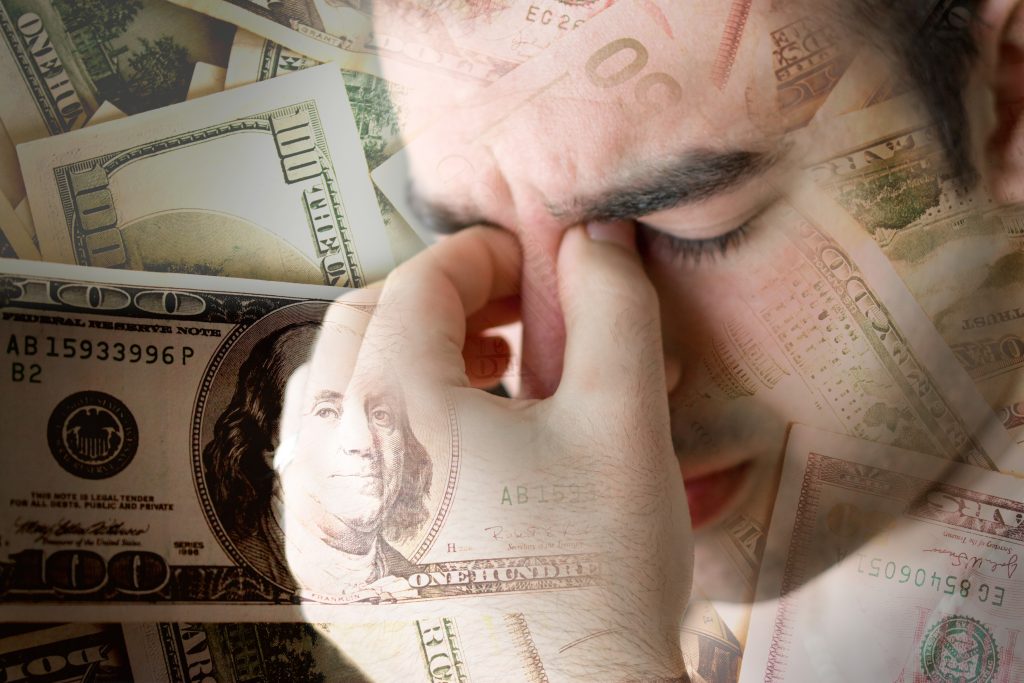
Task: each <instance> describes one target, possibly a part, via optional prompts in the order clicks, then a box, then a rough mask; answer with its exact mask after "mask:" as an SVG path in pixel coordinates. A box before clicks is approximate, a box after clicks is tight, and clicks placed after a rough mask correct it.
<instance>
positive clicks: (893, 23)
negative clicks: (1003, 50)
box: [832, 0, 978, 187]
mask: <svg viewBox="0 0 1024 683" xmlns="http://www.w3.org/2000/svg"><path fill="white" fill-rule="evenodd" d="M832 2H833V8H834V10H835V11H836V12H837V13H838V18H839V21H840V23H841V24H842V26H843V27H844V28H845V29H847V30H849V31H851V32H852V33H853V37H854V38H856V39H858V42H860V43H862V44H863V45H864V46H866V47H869V48H871V49H876V50H878V51H879V52H881V53H882V54H884V55H887V56H889V57H890V58H891V62H892V64H893V65H894V67H895V68H896V73H895V74H894V77H895V78H896V80H897V81H899V82H902V83H904V84H906V85H910V86H912V87H914V88H916V89H917V91H918V93H919V95H920V96H921V98H922V100H923V102H924V105H925V106H926V107H927V110H928V113H929V114H930V117H931V119H932V121H933V123H934V124H935V125H936V126H937V128H938V133H939V138H940V140H941V142H942V145H943V147H944V148H945V151H946V157H947V159H948V161H949V164H950V167H951V170H952V172H953V174H954V176H955V177H956V178H957V179H958V180H959V181H960V183H961V185H962V186H964V187H970V186H972V185H974V184H975V183H976V182H977V180H978V171H977V169H976V168H974V164H973V162H972V160H971V146H970V137H971V136H970V126H969V121H968V116H967V108H966V106H965V102H964V97H965V90H966V87H967V82H968V80H969V78H970V72H971V69H972V68H973V66H974V64H975V62H976V60H977V57H978V45H977V42H976V38H977V36H976V29H977V25H978V19H977V15H976V6H977V2H976V0H832Z"/></svg>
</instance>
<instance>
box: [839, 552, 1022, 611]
mask: <svg viewBox="0 0 1024 683" xmlns="http://www.w3.org/2000/svg"><path fill="white" fill-rule="evenodd" d="M857 573H858V574H866V575H867V576H871V577H874V578H878V579H883V580H885V581H895V582H896V583H905V584H913V585H914V586H916V587H918V588H924V589H933V590H934V591H935V592H936V593H938V592H939V591H940V590H941V592H943V593H945V594H946V595H954V594H959V595H960V597H962V598H969V597H971V596H973V597H974V598H975V599H977V600H978V602H984V603H988V604H990V605H992V606H993V607H1002V605H1003V600H1004V598H1005V597H1006V589H1005V588H1003V587H1002V586H990V585H989V584H987V583H976V584H972V583H971V580H970V579H961V578H960V577H958V576H954V575H952V574H945V575H943V574H939V573H938V572H935V571H933V572H931V573H930V574H929V573H928V570H927V569H924V568H923V567H917V568H916V569H915V568H914V567H911V566H910V565H908V564H899V563H897V562H894V561H892V560H888V561H887V560H885V559H884V558H881V557H871V558H869V557H868V556H867V555H861V554H859V553H858V554H857Z"/></svg>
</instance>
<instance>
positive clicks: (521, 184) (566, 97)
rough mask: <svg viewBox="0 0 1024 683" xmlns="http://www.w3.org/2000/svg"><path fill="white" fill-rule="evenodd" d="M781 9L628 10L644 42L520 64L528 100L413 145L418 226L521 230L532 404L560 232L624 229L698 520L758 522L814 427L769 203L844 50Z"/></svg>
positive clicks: (554, 297) (461, 113) (793, 163)
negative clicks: (789, 330) (645, 294)
mask: <svg viewBox="0 0 1024 683" xmlns="http://www.w3.org/2000/svg"><path fill="white" fill-rule="evenodd" d="M549 4H552V5H553V6H557V4H558V3H556V2H551V3H549ZM602 4H603V3H602ZM779 4H780V5H783V6H782V7H780V8H778V9H772V8H771V7H769V6H768V5H767V4H759V3H755V5H754V7H753V9H749V8H750V4H749V3H743V2H735V3H728V2H705V3H685V9H681V8H679V7H677V6H675V3H651V2H644V3H635V8H636V9H635V12H636V16H637V17H638V20H641V19H642V20H643V22H646V24H648V25H651V26H654V27H655V30H653V32H652V33H650V34H648V35H646V36H645V37H644V40H643V41H642V44H641V45H640V46H639V47H638V46H637V45H635V44H629V43H623V42H618V43H615V42H614V41H613V42H608V41H607V39H604V38H602V37H601V36H600V35H596V36H594V37H593V42H591V43H587V44H585V45H581V46H580V47H579V51H580V55H578V56H577V57H568V58H566V59H564V60H563V61H562V62H558V61H555V62H553V63H551V64H547V65H545V66H544V67H537V66H536V64H533V63H528V64H527V65H526V66H525V67H521V69H523V70H526V69H530V68H532V69H533V70H532V72H531V76H530V77H531V78H534V79H540V80H539V81H535V82H532V83H531V82H527V81H525V80H524V81H523V84H522V85H523V90H527V89H528V90H530V92H534V93H539V94H537V95H536V96H534V97H532V99H530V101H529V102H528V104H526V105H522V104H519V103H517V104H516V106H515V107H512V108H509V105H508V102H509V98H508V97H507V95H508V92H507V90H506V91H505V92H503V93H502V94H501V95H500V96H499V95H492V94H491V93H488V92H483V93H480V94H478V96H477V97H476V98H475V99H474V97H472V96H471V97H469V98H468V99H466V100H464V101H466V102H471V103H472V104H471V105H465V106H452V107H450V108H448V109H447V110H446V113H445V117H444V119H445V120H444V121H443V122H442V123H441V124H439V125H440V127H439V128H435V129H433V130H431V132H430V134H429V135H424V136H422V138H421V139H414V142H413V144H412V145H411V146H410V148H409V150H410V151H409V159H410V166H411V168H410V174H411V180H412V187H413V193H414V199H415V201H416V203H417V206H418V208H419V210H420V213H421V216H420V218H421V219H422V220H424V221H425V222H426V223H428V224H430V223H433V224H434V225H435V227H439V228H441V229H445V230H451V229H458V228H460V227H465V226H469V225H475V224H481V223H482V224H489V225H492V226H494V227H496V228H498V229H504V230H509V231H512V232H514V233H515V234H516V235H517V236H518V238H519V241H520V244H521V245H522V250H523V256H524V266H523V283H522V322H523V330H524V332H523V335H524V337H523V377H522V382H523V388H524V392H525V393H526V394H527V395H534V396H546V395H550V394H551V393H553V391H554V390H555V388H556V387H557V386H558V383H559V379H560V376H561V359H562V351H563V348H564V331H563V323H562V312H561V311H560V310H559V304H558V290H557V282H558V273H557V268H556V267H555V264H556V262H557V254H558V248H559V244H560V241H561V238H562V235H563V234H564V232H565V230H566V229H567V228H569V227H571V226H573V225H578V224H580V223H585V222H587V221H591V220H598V221H613V220H624V221H630V222H633V223H635V225H636V226H637V230H638V237H639V242H640V246H641V254H642V256H643V258H644V261H645V264H646V269H647V272H648V275H649V277H650V279H651V280H652V282H653V283H654V285H655V286H656V288H657V291H658V294H659V298H660V301H661V307H662V329H663V350H664V355H665V361H666V369H667V374H668V386H667V391H668V397H669V401H670V405H671V408H672V431H673V441H674V445H675V448H676V452H677V454H678V456H679V460H680V466H681V470H682V473H683V476H684V479H685V481H686V484H687V493H688V498H689V503H690V508H691V515H692V518H693V521H694V524H695V527H696V528H697V529H698V530H700V529H701V528H704V529H711V528H713V527H714V526H715V525H716V523H719V522H722V521H724V520H727V519H736V517H735V515H737V514H749V515H750V516H751V517H753V518H754V519H757V520H759V523H760V524H762V525H763V524H766V522H767V518H766V517H767V514H768V511H769V510H770V505H771V501H772V500H773V498H774V490H775V481H776V478H777V471H778V464H779V461H780V458H781V455H782V450H783V445H784V442H785V434H786V429H787V425H788V424H789V423H791V422H797V421H805V422H809V423H814V421H813V420H808V419H806V418H807V416H808V415H813V414H814V412H815V411H816V410H820V409H821V405H820V402H819V404H815V401H816V399H815V398H814V397H813V394H814V393H815V392H816V391H818V390H819V389H820V391H822V392H823V391H824V388H823V386H822V387H807V386H804V385H802V384H801V382H803V381H805V380H804V379H802V378H801V377H799V376H797V375H796V374H795V373H792V372H788V371H787V370H786V369H785V367H786V366H785V361H784V360H782V359H781V358H780V357H779V354H778V352H777V351H776V350H773V349H776V348H777V346H778V345H779V344H781V343H782V342H781V341H780V339H779V330H780V329H782V328H784V327H785V326H786V325H787V322H786V320H785V316H786V315H787V312H786V311H785V310H783V309H782V308H781V307H780V306H781V304H780V303H779V302H778V301H775V300H772V296H771V295H770V293H772V292H774V293H778V292H781V291H785V292H786V294H787V296H789V295H792V296H793V297H797V299H796V300H797V301H799V297H800V296H809V295H810V294H809V293H807V292H804V293H802V294H801V292H800V291H799V283H798V282H797V280H799V278H797V279H796V280H794V279H793V277H792V276H793V275H794V269H796V268H797V266H798V264H799V262H800V256H799V254H797V253H795V252H794V248H793V239H792V238H794V233H795V232H796V231H797V230H798V226H797V224H796V222H794V221H793V220H790V219H788V218H787V214H786V212H785V211H780V210H779V207H780V205H781V204H780V198H781V197H782V195H783V194H785V193H786V192H787V191H789V190H791V189H792V188H793V187H794V186H795V185H799V184H800V183H806V182H809V176H808V175H807V174H806V173H805V172H804V171H803V166H804V165H805V161H804V160H806V159H807V158H808V157H809V156H811V155H813V154H816V153H817V152H818V150H817V149H816V148H817V147H818V146H819V145H821V144H823V143H824V142H827V141H825V140H823V139H822V138H821V136H820V134H818V133H815V132H814V131H815V130H818V128H816V127H814V126H805V124H806V123H807V122H808V120H809V119H810V118H811V116H812V115H813V114H814V112H815V109H816V108H817V107H818V106H820V105H821V103H822V102H823V101H824V99H825V97H826V95H827V94H828V92H829V90H830V88H831V87H832V86H833V85H834V84H835V82H836V81H837V80H838V78H839V76H840V75H841V74H842V72H843V69H844V68H845V66H846V65H847V64H848V62H849V55H848V53H847V52H846V51H845V50H844V47H843V46H841V45H839V44H837V37H836V33H835V32H833V31H832V30H831V29H829V28H828V27H826V26H825V25H824V24H823V22H822V20H821V18H820V17H808V16H806V15H805V14H804V13H803V12H801V11H800V9H799V8H797V7H794V6H793V4H792V3H779ZM748 9H749V11H748ZM439 11H442V12H443V11H444V10H443V9H441V10H439ZM680 12H685V15H686V16H685V21H680V18H679V13H680ZM670 15H671V16H670ZM741 15H742V16H741ZM659 16H660V17H661V18H665V17H668V18H669V19H670V20H671V21H667V22H662V21H660V20H659ZM738 17H739V18H740V19H742V21H739V20H738V19H737V18H738ZM502 19H503V20H507V21H510V22H515V21H519V19H517V18H516V17H512V16H504V15H502ZM520 19H521V18H520ZM681 26H682V27H684V28H685V31H680V30H679V27H681ZM723 27H726V28H725V29H723ZM512 29H514V27H510V30H512ZM648 38H649V40H648ZM543 57H544V56H543V55H542V57H541V58H540V59H543ZM573 59H575V61H576V62H577V64H572V63H571V62H572V61H573ZM564 73H567V74H568V77H565V78H562V76H561V74H564ZM517 75H518V72H517V71H513V72H512V75H511V76H510V77H507V78H506V80H505V81H503V82H499V85H501V84H502V83H508V82H509V81H512V82H514V81H515V78H516V77H517ZM538 82H539V83H540V84H541V85H538ZM542 86H543V87H542ZM424 90H425V91H431V90H432V89H431V88H429V87H427V88H424ZM432 91H433V92H435V93H443V92H444V86H443V85H440V84H439V85H438V87H437V88H436V89H434V90H432ZM438 96H439V97H440V96H441V95H438ZM489 98H490V99H489ZM512 99H514V98H512ZM433 104H434V105H435V106H436V102H434V103H433ZM503 108H504V109H506V110H507V111H502V109H503ZM481 120H487V121H489V122H490V123H488V124H487V125H486V126H484V127H483V130H482V131H481V126H480V125H478V124H479V121H481ZM467 131H468V132H467ZM453 149H457V150H458V153H457V154H454V153H452V152H451V150H453ZM773 306H774V307H776V308H773ZM769 317H771V319H772V321H773V322H772V324H771V325H769V324H767V323H766V322H765V320H766V319H768V318H769ZM847 328H848V326H847ZM844 333H845V331H844V329H842V326H841V325H837V328H836V329H835V330H832V331H831V334H833V335H834V336H835V339H836V340H839V337H840V335H842V334H844ZM793 343H799V340H795V341H794V342H793ZM837 353H838V352H837ZM829 391H831V389H829ZM794 395H797V396H802V397H803V398H802V399H801V400H802V401H803V404H802V405H794V401H793V396H794ZM706 535H707V534H705V536H706ZM700 542H701V537H700V536H698V552H700V550H699V547H700ZM700 568H701V563H700V562H698V569H700Z"/></svg>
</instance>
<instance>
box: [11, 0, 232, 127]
mask: <svg viewBox="0 0 1024 683" xmlns="http://www.w3.org/2000/svg"><path fill="white" fill-rule="evenodd" d="M232 31H233V28H232V27H231V26H230V25H228V24H225V23H223V22H220V21H217V20H215V19H211V18H209V17H206V16H203V15H202V14H199V13H197V12H192V11H189V10H186V9H182V8H180V7H175V6H174V5H171V4H170V3H167V2H164V1H163V0H137V1H134V2H74V1H73V0H54V1H53V2H48V1H47V0H3V2H0V80H2V81H3V83H4V84H5V85H4V88H5V89H4V96H3V98H2V99H0V116H2V117H3V121H4V125H5V126H6V128H7V131H8V133H9V134H10V136H11V138H12V139H13V140H14V142H15V143H16V144H20V143H22V142H26V141H28V140H36V139H38V138H42V137H46V136H48V135H57V134H59V133H64V132H67V131H70V130H74V129H76V128H81V127H82V126H83V125H84V124H85V122H86V121H87V120H88V119H89V117H90V116H91V115H92V113H93V112H94V111H96V109H97V107H98V106H99V105H100V103H102V102H103V101H104V100H109V101H111V102H113V103H114V104H115V105H117V106H118V107H119V108H120V109H122V110H123V111H125V112H127V113H128V114H135V113H138V112H141V111H147V110H149V109H153V108H156V107H162V106H165V105H168V104H173V103H174V102H180V101H182V100H184V99H185V93H186V90H187V89H188V83H189V79H190V78H191V76H192V69H193V65H194V64H195V62H197V61H204V62H208V63H211V64H217V65H220V66H226V65H227V57H228V46H229V45H230V43H231V32H232Z"/></svg>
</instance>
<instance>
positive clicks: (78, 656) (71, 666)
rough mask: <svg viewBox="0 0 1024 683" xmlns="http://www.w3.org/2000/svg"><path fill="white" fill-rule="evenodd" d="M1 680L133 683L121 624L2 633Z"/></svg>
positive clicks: (11, 628)
mask: <svg viewBox="0 0 1024 683" xmlns="http://www.w3.org/2000/svg"><path fill="white" fill-rule="evenodd" d="M0 672H2V673H0V675H2V676H3V680H4V681H5V682H6V681H10V682H11V683H13V682H14V681H29V682H30V683H35V682H36V681H68V682H71V681H89V682H90V683H132V681H140V682H141V681H146V680H148V679H145V678H138V677H135V676H133V675H132V669H131V666H130V664H129V660H128V651H127V648H126V646H125V642H124V634H123V632H122V630H121V627H120V626H118V625H116V624H64V625H61V626H45V625H38V626H33V625H28V624H26V625H5V626H2V627H0Z"/></svg>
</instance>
